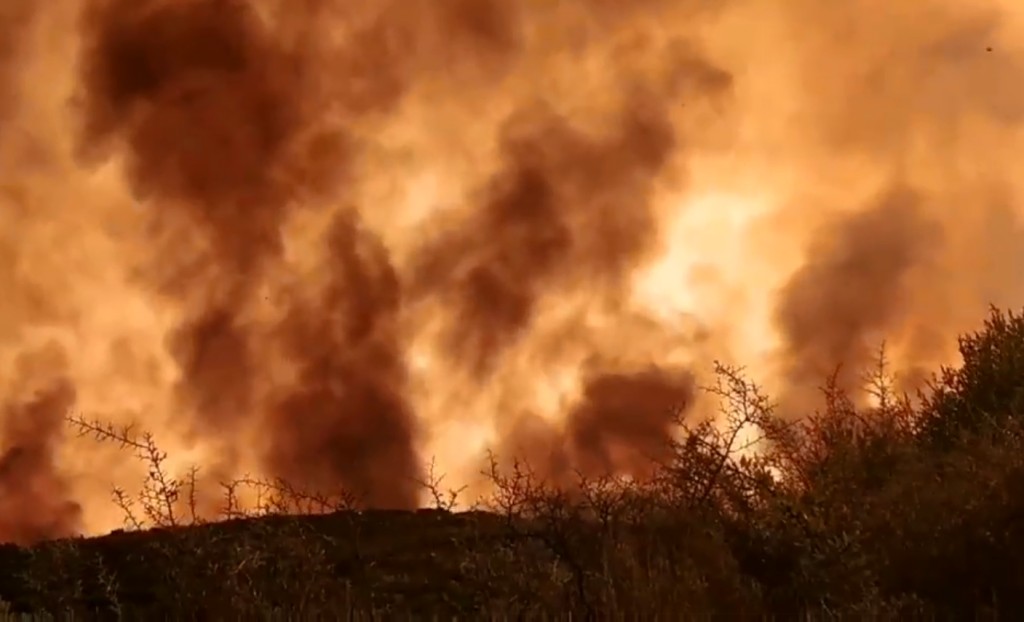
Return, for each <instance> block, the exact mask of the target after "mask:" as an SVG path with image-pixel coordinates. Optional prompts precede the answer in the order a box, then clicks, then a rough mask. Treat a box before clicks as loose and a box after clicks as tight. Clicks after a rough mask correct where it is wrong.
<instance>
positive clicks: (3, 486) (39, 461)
mask: <svg viewBox="0 0 1024 622" xmlns="http://www.w3.org/2000/svg"><path fill="white" fill-rule="evenodd" d="M60 359H61V355H60V353H59V351H56V350H54V349H50V348H47V349H44V350H41V351H39V352H36V353H27V354H26V355H25V356H24V357H23V358H22V359H21V360H19V362H18V367H17V370H16V374H17V378H16V380H17V381H18V384H20V385H21V394H22V395H24V397H23V398H22V400H21V401H19V402H8V403H7V404H5V406H4V409H3V411H0V439H2V442H0V534H3V535H4V538H5V539H10V540H13V541H15V542H19V543H31V542H35V541H38V540H41V539H44V538H51V537H55V536H70V535H72V534H73V533H74V531H75V530H76V529H78V528H79V519H80V518H81V507H80V506H79V505H78V503H76V502H74V501H73V500H71V490H70V488H69V486H68V482H67V481H66V480H65V478H64V475H63V474H62V473H61V472H60V470H59V469H58V467H57V462H56V460H57V451H58V447H59V443H60V439H61V437H62V436H63V434H62V431H63V425H64V417H65V415H67V414H68V412H69V409H70V408H72V407H73V406H74V404H75V391H74V388H73V387H72V386H71V385H70V384H69V383H68V382H67V381H66V379H64V378H61V377H54V378H52V379H51V380H50V381H49V382H47V383H46V384H45V385H43V386H40V387H37V388H35V389H33V384H35V383H38V382H39V379H40V378H41V377H42V378H45V377H47V376H51V375H52V374H53V372H54V367H55V366H57V367H59V366H60V365H61V362H60Z"/></svg>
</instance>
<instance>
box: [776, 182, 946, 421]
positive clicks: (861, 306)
mask: <svg viewBox="0 0 1024 622" xmlns="http://www.w3.org/2000/svg"><path fill="white" fill-rule="evenodd" d="M922 209H923V208H922V207H921V198H920V197H918V196H915V195H914V194H913V193H912V192H910V191H908V190H905V189H894V190H891V191H889V192H888V193H886V194H885V195H884V196H882V197H880V198H878V199H876V200H875V201H874V205H872V206H871V207H869V208H867V209H866V210H865V211H856V212H853V213H852V214H850V215H847V216H843V217H841V218H840V219H839V221H838V222H835V223H831V224H830V225H829V226H827V227H824V228H823V229H822V230H821V231H818V232H816V234H815V237H814V240H813V241H812V243H811V245H810V248H809V249H808V252H807V259H806V263H805V264H804V265H803V266H802V267H801V268H800V269H799V270H798V271H797V272H796V274H794V275H793V277H792V279H791V280H790V281H789V283H787V285H786V287H785V288H784V289H783V291H782V292H781V293H780V302H779V308H778V322H779V326H780V328H781V330H782V334H783V336H784V338H785V339H786V343H787V347H788V351H787V352H786V364H787V369H786V380H787V382H788V383H789V386H790V387H792V389H791V390H803V391H805V392H806V391H811V392H816V389H817V387H818V386H820V383H822V382H823V381H824V380H825V379H826V378H828V377H829V376H830V375H831V374H833V373H835V372H839V376H838V377H836V380H837V382H838V383H839V386H840V387H842V388H845V389H846V390H856V389H857V388H858V383H859V382H860V378H859V376H860V375H861V374H863V372H864V370H865V369H866V368H870V366H871V365H872V364H873V363H874V361H873V357H875V356H877V354H878V347H879V345H880V344H881V343H882V340H883V339H884V338H885V336H886V334H887V333H888V332H889V331H891V330H892V329H893V328H894V327H896V326H897V325H898V324H899V321H900V320H901V319H903V315H904V314H906V313H907V311H908V303H909V300H908V298H907V290H908V286H909V284H910V283H911V282H912V280H911V279H913V277H914V276H915V269H919V268H921V267H923V266H924V265H925V262H927V261H928V260H929V258H931V257H934V256H935V255H937V254H939V253H941V250H942V249H941V244H942V239H941V230H939V229H938V228H937V226H936V225H935V223H933V222H932V221H930V220H929V219H928V217H927V216H926V215H925V214H924V213H923V211H922ZM918 274H920V271H918ZM790 397H791V398H792V397H795V396H790ZM804 397H807V396H806V395H805V396H804ZM805 406H806V404H805Z"/></svg>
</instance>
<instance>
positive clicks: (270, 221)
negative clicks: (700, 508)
mask: <svg viewBox="0 0 1024 622" xmlns="http://www.w3.org/2000/svg"><path fill="white" fill-rule="evenodd" d="M705 4H706V3H702V2H696V1H694V2H666V1H663V0H644V1H642V2H632V3H626V4H623V3H618V2H609V1H606V0H581V1H579V2H570V3H564V2H563V3H524V2H513V1H511V0H484V1H469V0H431V1H428V0H402V1H401V2H399V1H398V0H373V1H369V2H340V1H331V0H325V1H318V2H284V1H283V0H251V1H243V0H133V1H129V0H54V1H53V2H45V3H42V2H25V1H21V0H14V1H13V2H11V1H9V2H5V3H3V6H2V7H0V288H2V290H3V291H4V292H5V302H4V303H3V305H2V306H0V516H2V517H3V519H2V520H0V539H13V540H18V541H31V540H34V539H38V538H44V537H49V536H55V535H60V534H65V533H70V532H74V531H76V530H82V531H86V532H97V531H102V530H105V529H109V528H112V527H115V526H117V525H118V523H119V522H120V517H119V516H118V515H117V514H116V511H114V508H111V507H110V503H109V487H110V485H111V483H116V484H118V485H121V486H127V487H130V486H131V485H132V482H133V481H134V480H135V479H137V476H138V475H139V471H138V469H139V466H138V465H136V464H134V463H133V462H132V457H131V456H130V455H129V456H124V455H121V454H119V453H117V452H115V451H112V450H111V451H108V450H106V449H104V448H102V447H96V446H93V445H92V444H90V443H89V442H88V441H83V440H80V439H75V438H68V437H67V435H66V434H65V431H64V426H63V423H62V421H63V417H64V415H65V414H67V413H68V411H69V409H72V408H73V409H74V411H75V413H76V414H77V415H80V416H84V417H86V418H90V419H99V420H102V421H108V422H111V423H113V424H115V425H127V424H133V423H134V424H137V425H138V426H140V427H142V428H145V429H147V430H150V431H152V432H153V433H154V434H155V435H156V438H157V440H158V442H159V443H160V444H161V446H162V447H163V448H164V449H166V450H167V451H168V452H169V454H170V456H171V460H172V463H171V464H169V466H168V468H170V469H171V470H172V471H175V472H177V473H181V472H183V471H184V469H186V468H188V466H189V465H190V464H193V463H195V464H199V465H200V466H201V467H202V468H203V471H202V475H203V481H202V485H203V490H202V491H201V492H202V497H201V499H200V502H201V506H202V507H201V508H200V510H201V511H202V512H203V513H204V514H210V515H214V514H215V513H216V511H217V509H218V508H217V503H218V500H217V498H216V497H217V492H218V488H217V485H216V484H217V482H218V481H219V480H228V479H231V478H235V477H239V476H241V475H242V474H245V473H249V474H255V475H261V476H266V477H280V478H283V479H286V480H288V481H289V482H291V483H292V484H294V485H295V486H298V487H300V488H312V489H319V490H323V491H325V492H337V491H340V490H343V491H347V492H349V493H352V494H354V495H355V496H356V497H357V498H359V499H361V500H362V502H363V503H364V504H366V505H367V506H374V507H392V508H410V507H415V506H416V505H418V504H419V503H420V502H421V500H422V492H423V491H422V490H420V486H419V484H418V482H420V481H422V480H423V479H424V465H425V464H427V463H429V461H430V460H431V459H432V458H433V459H436V461H437V463H438V467H439V468H440V469H441V470H442V471H445V472H446V473H447V475H448V479H447V480H446V482H450V483H455V481H456V480H458V481H461V482H465V483H475V481H474V477H475V475H476V474H477V472H478V471H479V469H480V467H481V463H482V461H483V458H484V456H485V452H486V451H487V450H488V449H494V450H495V451H496V452H497V453H498V455H499V457H501V458H502V459H511V458H522V459H526V460H528V461H530V462H531V464H532V465H533V467H534V468H535V469H537V470H540V471H542V472H543V473H544V474H545V475H547V476H550V477H551V478H553V479H555V480H567V479H569V478H571V477H573V476H574V474H575V473H578V472H582V473H585V474H588V475H599V474H604V473H608V472H613V473H620V474H627V475H630V476H634V477H641V478H642V477H644V476H646V475H647V474H649V472H650V468H651V465H652V462H653V461H657V460H658V459H660V458H661V457H663V455H664V454H663V453H662V452H664V451H665V447H666V445H667V443H669V442H670V441H671V439H672V434H673V432H674V424H675V421H676V417H677V415H680V414H682V415H683V416H691V417H699V416H703V415H704V414H706V412H705V404H704V402H703V401H702V399H701V397H700V396H701V394H700V392H699V391H698V390H697V389H696V387H697V386H699V385H700V384H702V381H703V380H705V379H706V374H707V371H708V369H709V367H710V363H711V361H712V359H716V358H717V359H723V360H726V361H729V362H734V363H738V364H743V365H746V366H747V367H748V369H749V370H750V371H751V372H752V373H753V374H754V375H755V376H757V378H758V379H759V380H761V381H763V382H765V383H767V384H768V388H769V389H770V390H772V391H773V392H775V393H777V394H779V395H781V396H782V397H783V402H784V404H785V407H786V408H787V409H792V410H793V411H794V412H799V411H800V410H803V409H807V408H813V407H814V406H815V405H816V402H815V400H816V399H817V393H816V392H815V387H816V386H817V385H818V384H820V383H821V382H822V381H823V380H824V376H826V375H828V374H830V373H832V372H833V371H835V369H836V368H837V366H842V367H841V369H843V370H845V373H847V375H845V376H843V377H842V381H843V382H844V383H846V385H847V386H850V387H855V384H856V382H857V371H858V367H859V366H863V365H865V364H867V363H868V362H869V361H870V360H871V358H872V356H873V355H874V353H875V352H876V351H877V347H878V346H879V344H880V343H881V342H882V341H883V340H884V341H885V342H886V343H887V346H888V348H889V350H888V352H889V355H890V358H891V360H892V362H893V364H894V365H895V368H896V371H897V373H899V374H902V377H903V378H904V380H905V382H906V383H907V386H908V387H910V386H915V383H918V382H920V380H921V379H922V377H923V376H922V374H923V373H924V370H928V369H931V368H934V366H935V365H937V364H939V363H949V362H954V361H953V358H952V357H953V355H954V354H955V345H956V344H955V340H954V337H955V335H956V334H957V333H958V332H959V331H962V330H964V329H967V328H969V327H970V326H972V325H973V324H974V323H975V322H977V321H978V320H979V319H980V318H981V317H982V315H983V313H984V311H985V309H986V307H987V305H988V304H990V303H994V304H999V305H1020V304H1021V303H1022V302H1024V282H1022V281H1021V280H1020V278H1019V276H1018V273H1019V270H1018V268H1019V266H1020V265H1022V264H1021V262H1022V261H1024V255H1022V252H1024V251H1021V249H1022V248H1024V244H1021V243H1020V242H1021V241H1022V239H1024V226H1022V224H1021V218H1020V217H1021V214H1022V209H1021V208H1020V201H1021V198H1022V191H1024V188H1022V184H1021V182H1020V181H1019V180H1018V179H1019V177H1018V176H1016V175H1015V174H1014V173H1015V166H1016V162H1015V158H1016V154H1017V153H1019V150H1020V148H1021V147H1022V146H1024V143H1022V136H1024V132H1022V130H1024V86H1021V85H1022V84H1024V83H1022V82H1021V81H1020V80H1019V79H1018V78H1019V75H1020V74H1021V71H1022V69H1024V46H1021V45H1020V44H1019V43H1018V42H1019V41H1021V40H1024V37H1022V35H1024V10H1022V9H1020V8H1019V7H1017V3H1012V2H1010V1H1009V0H1005V1H1000V0H971V1H970V2H963V1H962V0H924V1H922V2H918V3H914V4H913V7H912V8H908V7H910V5H907V6H906V7H904V6H903V5H901V4H899V3H892V2H882V1H881V0H858V1H856V2H844V3H823V2H815V1H812V0H798V1H795V2H789V3H778V2H768V1H767V0H733V1H731V2H727V3H720V4H719V5H717V6H715V7H713V8H709V7H708V6H705ZM708 412H710V411H708ZM473 490H476V488H474V489H473Z"/></svg>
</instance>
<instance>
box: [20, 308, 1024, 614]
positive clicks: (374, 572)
mask: <svg viewBox="0 0 1024 622" xmlns="http://www.w3.org/2000/svg"><path fill="white" fill-rule="evenodd" d="M960 349H961V354H962V355H963V359H964V362H963V365H962V366H960V367H958V368H955V369H945V370H941V371H940V372H939V373H938V374H937V376H936V378H935V382H934V387H933V389H931V390H930V391H929V392H928V393H927V394H921V395H919V396H917V398H916V399H911V398H910V396H904V395H898V394H896V393H895V392H894V391H893V390H892V388H891V385H890V384H887V383H886V380H885V376H884V374H882V373H879V374H878V375H876V376H873V377H872V378H873V380H871V382H870V383H869V386H868V389H869V390H871V391H873V392H874V393H875V395H876V398H877V400H876V401H877V404H878V405H877V406H876V407H873V408H865V407H858V406H856V405H855V404H856V402H855V401H854V400H853V399H851V398H850V396H849V395H848V394H847V393H844V392H843V391H840V390H839V389H838V387H836V386H835V385H834V384H830V385H827V386H826V388H825V396H826V397H827V398H828V399H826V400H824V401H825V404H826V407H825V408H824V409H823V410H822V411H821V412H817V413H815V414H813V415H808V416H806V417H804V418H800V419H794V418H793V417H792V416H789V415H787V416H783V415H782V414H780V413H777V412H776V410H775V408H774V406H773V405H772V402H771V401H770V400H768V399H767V398H766V397H765V396H763V395H762V394H761V393H760V392H759V389H758V388H757V386H756V385H755V384H753V383H752V382H750V381H749V380H747V379H746V378H745V377H744V376H743V375H742V374H740V373H739V372H738V371H737V370H733V369H729V368H725V367H722V368H720V369H719V373H720V375H721V378H722V383H720V385H719V389H720V391H721V396H722V397H726V398H728V399H729V403H730V404H731V410H729V412H728V416H727V417H726V420H725V421H724V422H723V424H724V428H723V427H721V426H719V427H712V426H693V427H687V426H685V425H684V424H683V423H681V424H680V425H683V428H684V429H683V430H682V432H683V433H682V434H681V437H680V440H679V441H678V443H677V444H676V445H674V446H673V447H672V456H673V457H672V460H671V461H669V462H668V463H665V464H662V465H661V467H660V469H659V471H658V472H657V475H656V476H655V477H653V478H652V479H651V480H649V481H646V482H643V483H636V482H629V481H626V480H622V479H617V478H613V477H607V478H581V479H580V481H578V482H576V483H575V484H573V485H572V486H569V487H564V486H563V487H554V486H551V485H548V484H546V483H545V482H544V481H542V480H540V479H538V478H537V477H536V476H534V475H533V474H532V473H531V472H530V471H529V470H527V469H526V468H525V467H523V466H522V465H512V466H511V467H508V468H498V467H497V466H496V465H495V468H494V470H493V471H492V479H493V480H494V483H495V487H496V491H497V492H496V493H495V495H494V498H493V499H491V500H490V503H489V505H488V506H487V507H488V508H489V511H486V512H485V511H474V512H466V513H452V512H449V511H446V510H444V509H436V510H421V511H418V512H398V511H355V510H344V511H336V512H328V513H322V514H308V515H303V516H297V515H283V514H282V515H263V516H252V517H249V518H238V519H233V520H228V521H224V522H219V523H211V524H197V525H192V526H177V527H170V528H155V529H147V530H140V531H137V532H136V531H132V532H119V533H114V534H110V535H107V536H104V537H99V538H91V539H77V540H63V541H52V542H44V543H42V544H38V545H36V546H35V547H32V548H27V549H21V548H17V547H14V546H10V545H8V546H4V547H0V599H2V600H3V601H5V603H6V605H7V607H8V611H12V612H34V613H41V612H49V613H52V614H62V613H69V612H73V613H75V614H78V615H84V616H86V617H95V616H97V615H99V616H102V617H118V616H120V617H128V618H131V619H135V618H149V617H153V616H157V617H161V618H166V617H172V618H197V617H201V618H212V619H221V618H247V619H248V618H266V617H274V618H278V617H282V618H293V617H298V618H327V619H350V618H359V619H362V618H366V617H373V616H377V617H388V618H393V617H399V618H406V617H410V616H415V617H417V618H420V617H424V616H428V617H429V616H438V617H444V618H450V617H452V616H459V617H461V618H476V617H481V616H483V617H498V618H512V617H521V616H528V617H540V616H545V617H552V616H557V615H562V614H565V613H566V612H572V613H574V615H575V616H576V617H583V618H586V619H608V618H619V617H623V616H627V615H629V616H641V617H654V616H660V617H661V618H665V617H672V616H678V615H680V613H682V614H685V616H686V617H687V618H689V619H693V618H727V619H764V618H766V617H767V618H775V619H795V618H796V617H797V616H807V617H809V618H810V619H863V618H866V617H867V618H872V619H877V618H882V619H908V618H913V619H916V618H927V619H934V618H943V619H944V618H956V619H962V618H965V617H968V618H972V619H995V618H996V617H1000V616H1006V615H1009V614H1012V613H1014V612H1018V611H1021V610H1024V573H1022V572H1021V568H1024V497H1022V496H1021V495H1020V491H1021V490H1022V488H1021V486H1022V485H1024V419H1022V414H1024V381H1022V380H1021V379H1022V378H1024V318H1022V317H1021V316H1018V315H1014V314H1012V313H1003V312H1000V311H995V310H994V311H993V312H992V314H991V316H990V317H989V319H988V320H987V322H986V324H985V326H984V327H983V328H982V330H980V331H979V332H977V333H974V334H969V335H965V336H964V337H963V338H962V339H961V341H960ZM880 363H884V360H881V361H880ZM879 369H880V370H883V371H884V365H880V367H879ZM748 425H756V426H757V427H758V428H759V429H760V430H761V431H762V433H763V437H764V443H765V444H764V448H763V450H762V451H761V452H760V453H758V454H757V455H756V456H753V455H752V454H750V452H748V451H742V448H741V447H739V446H738V445H737V441H736V439H737V435H736V434H734V432H735V431H736V430H738V429H739V428H740V427H743V426H748ZM164 492H165V493H166V492H167V491H164ZM443 500H444V498H443V495H442V496H439V503H440V505H441V506H444V503H443ZM264 514H266V512H264ZM160 522H161V520H160V518H159V515H155V516H154V515H152V514H151V523H156V524H160ZM173 522H174V523H175V524H180V521H178V520H175V521H173Z"/></svg>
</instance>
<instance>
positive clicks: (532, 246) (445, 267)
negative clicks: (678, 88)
mask: <svg viewBox="0 0 1024 622" xmlns="http://www.w3.org/2000/svg"><path fill="white" fill-rule="evenodd" d="M655 105H656V103H655ZM651 108H652V102H649V101H644V100H642V99H639V98H638V99H636V100H633V101H630V102H629V106H628V108H626V109H625V110H623V111H622V112H621V115H622V117H621V118H618V119H615V121H616V123H615V124H614V125H613V126H612V127H613V128H614V133H613V134H612V135H611V136H600V137H597V138H594V137H591V136H587V135H585V134H583V133H582V132H579V131H577V130H574V128H572V127H571V126H570V125H569V124H568V122H567V121H566V120H565V119H562V118H559V117H558V116H557V115H556V114H555V113H554V112H553V111H551V110H550V109H546V108H540V109H537V108H528V109H526V110H520V111H516V112H515V113H514V114H513V115H512V117H511V118H510V119H509V120H508V121H506V123H505V125H504V128H503V131H502V136H501V138H500V150H501V157H502V167H501V169H500V170H499V171H498V172H497V173H496V174H495V175H494V176H493V177H492V178H491V179H489V180H488V182H487V183H486V185H485V187H484V189H483V191H482V195H483V196H482V197H481V206H480V208H479V209H475V210H473V211H471V212H470V213H469V214H468V216H467V217H466V218H465V219H464V220H463V221H462V222H458V223H455V224H454V226H452V227H451V228H446V229H442V231H441V233H440V234H439V236H438V237H437V238H436V239H433V240H430V242H429V243H428V245H427V246H426V247H425V248H423V249H421V251H420V260H419V265H418V266H417V272H416V275H415V277H414V279H415V280H414V285H413V287H414V289H415V290H421V291H422V290H426V291H428V292H431V293H435V294H438V295H440V296H442V297H444V298H445V302H446V303H447V304H448V305H449V306H450V308H451V309H452V324H451V328H450V331H449V333H448V335H447V337H446V339H445V346H446V348H445V350H446V351H447V353H448V354H449V355H450V356H452V357H454V358H455V359H456V360H457V361H459V362H462V363H463V364H466V365H469V366H472V367H474V368H475V370H476V371H477V372H478V373H481V374H484V375H486V372H489V371H490V369H491V366H492V364H493V363H494V361H495V359H496V358H497V357H499V356H500V355H501V354H502V351H503V350H504V348H505V347H507V346H508V345H509V344H510V343H511V342H512V341H514V340H515V339H516V338H517V337H518V336H520V335H521V334H524V333H525V332H527V331H528V330H529V328H530V323H531V321H532V320H533V319H534V316H535V314H536V307H537V304H538V302H539V300H540V299H541V297H543V296H544V295H545V294H546V293H547V292H549V291H551V290H555V291H556V292H564V291H566V290H568V289H577V288H588V289H590V288H593V289H594V290H595V291H596V292H598V293H599V294H605V295H608V294H612V295H619V296H621V295H623V293H624V292H625V291H626V288H627V285H628V282H627V277H628V275H629V273H630V271H631V270H632V269H634V268H635V267H636V265H637V264H638V263H640V262H641V261H642V260H643V259H644V258H645V254H646V253H649V252H651V251H652V250H653V249H654V248H655V247H656V241H657V235H658V226H657V218H656V215H655V214H654V213H653V205H652V204H651V200H650V199H651V192H652V182H653V180H654V179H655V178H656V177H657V175H658V173H659V172H660V171H661V169H662V167H664V166H665V164H666V162H667V159H668V157H669V155H670V154H671V153H672V149H673V147H674V145H675V136H674V131H673V128H672V126H671V124H670V122H669V120H668V119H667V117H666V116H665V114H664V112H663V111H660V110H657V109H654V110H652V109H651ZM556 295H557V294H556Z"/></svg>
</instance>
